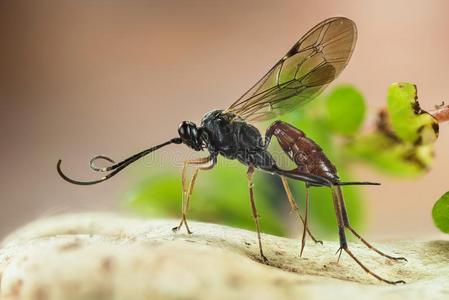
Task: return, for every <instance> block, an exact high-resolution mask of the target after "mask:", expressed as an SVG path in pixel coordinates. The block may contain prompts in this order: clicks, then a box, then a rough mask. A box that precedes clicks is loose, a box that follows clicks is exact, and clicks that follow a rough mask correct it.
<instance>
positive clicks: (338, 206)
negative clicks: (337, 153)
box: [331, 186, 405, 284]
mask: <svg viewBox="0 0 449 300" xmlns="http://www.w3.org/2000/svg"><path fill="white" fill-rule="evenodd" d="M331 188H332V200H333V204H334V209H335V214H336V217H337V225H338V234H339V238H340V248H339V249H338V250H337V253H339V256H338V259H340V256H341V253H342V251H345V252H346V253H347V254H348V255H349V256H350V257H351V258H352V259H353V260H354V261H355V262H356V263H357V264H358V265H359V266H360V267H361V268H362V269H363V270H364V271H365V272H367V273H368V274H370V275H371V276H373V277H375V278H377V279H378V280H380V281H383V282H385V283H388V284H398V283H405V281H403V280H397V281H391V280H387V279H385V278H383V277H381V276H379V275H377V274H376V273H374V272H373V271H371V270H370V269H369V268H368V267H366V266H365V265H364V264H363V263H362V262H361V261H360V260H359V259H358V258H357V257H356V256H355V255H354V254H353V253H352V251H351V250H349V247H348V243H347V241H346V235H345V227H346V226H345V218H347V215H346V217H344V216H343V209H345V208H344V206H342V203H343V201H340V197H339V194H341V192H340V193H339V191H338V190H339V189H340V188H339V187H338V186H332V187H331ZM345 210H346V209H345Z"/></svg>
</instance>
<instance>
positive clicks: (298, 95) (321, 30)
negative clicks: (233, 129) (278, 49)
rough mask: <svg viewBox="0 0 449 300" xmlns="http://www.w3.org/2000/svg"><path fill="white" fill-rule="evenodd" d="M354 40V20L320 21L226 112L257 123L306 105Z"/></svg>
mask: <svg viewBox="0 0 449 300" xmlns="http://www.w3.org/2000/svg"><path fill="white" fill-rule="evenodd" d="M356 40H357V28H356V25H355V23H354V22H353V21H351V20H349V19H347V18H344V17H335V18H330V19H327V20H324V21H322V22H321V23H319V24H318V25H316V26H315V27H313V28H312V29H311V30H309V32H307V33H306V34H305V35H304V36H303V37H302V38H301V39H300V40H299V41H298V42H297V43H296V44H295V45H294V46H293V47H292V48H291V49H290V51H288V52H287V54H286V55H285V56H284V57H283V58H282V59H281V60H279V62H278V63H277V64H276V65H274V67H273V68H271V70H270V71H268V73H267V74H266V75H265V76H264V77H262V79H260V80H259V81H258V82H257V83H256V84H255V85H254V86H253V87H252V88H250V89H249V90H248V91H247V92H246V93H245V94H243V96H241V97H240V98H239V99H238V100H237V101H236V102H234V103H233V104H232V105H231V106H230V107H229V108H228V109H227V110H226V111H227V112H232V113H234V114H236V115H237V116H239V117H241V118H243V119H245V120H247V121H259V120H268V119H271V118H274V117H276V116H278V115H281V114H284V113H286V112H289V111H291V110H293V109H295V108H296V107H298V106H300V105H303V104H305V103H307V102H308V101H310V100H312V99H314V98H315V97H316V96H318V94H319V93H320V92H321V91H322V90H323V89H324V88H325V87H326V86H327V85H328V84H329V83H330V82H331V81H332V80H334V79H335V78H336V77H337V76H338V75H339V74H340V72H341V71H342V70H343V69H344V67H345V66H346V64H347V63H348V61H349V59H350V58H351V54H352V52H353V50H354V47H355V43H356Z"/></svg>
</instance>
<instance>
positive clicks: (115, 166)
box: [56, 138, 182, 185]
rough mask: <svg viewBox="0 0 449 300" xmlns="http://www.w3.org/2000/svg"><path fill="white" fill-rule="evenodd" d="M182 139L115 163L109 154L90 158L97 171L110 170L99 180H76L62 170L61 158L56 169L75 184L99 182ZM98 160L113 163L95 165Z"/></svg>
mask: <svg viewBox="0 0 449 300" xmlns="http://www.w3.org/2000/svg"><path fill="white" fill-rule="evenodd" d="M181 143H182V140H181V139H180V138H174V139H171V140H169V141H167V142H165V143H162V144H160V145H157V146H154V147H151V148H149V149H146V150H143V151H142V152H139V153H137V154H134V155H133V156H130V157H128V158H127V159H125V160H123V161H121V162H119V163H115V161H114V160H113V159H111V158H109V157H107V156H104V155H98V156H95V157H93V158H92V159H91V160H90V163H89V165H90V168H91V169H92V170H94V171H96V172H110V173H109V174H107V175H106V176H103V177H101V178H100V179H97V180H92V181H79V180H74V179H72V178H70V177H68V176H67V175H65V174H64V172H62V169H61V160H58V163H57V165H56V169H57V170H58V173H59V175H60V176H61V177H62V178H63V179H64V180H65V181H67V182H70V183H73V184H77V185H92V184H97V183H100V182H103V181H105V180H108V179H109V178H111V177H112V176H114V175H116V174H117V173H119V172H120V171H121V170H123V169H124V168H126V167H127V166H129V165H130V164H132V163H133V162H135V161H136V160H138V159H140V158H142V157H144V156H145V155H148V154H150V153H151V152H153V151H156V150H158V149H159V148H162V147H165V146H167V145H170V144H181ZM98 160H106V161H108V162H110V163H112V165H111V166H108V167H103V168H100V167H97V166H96V165H95V163H96V161H98Z"/></svg>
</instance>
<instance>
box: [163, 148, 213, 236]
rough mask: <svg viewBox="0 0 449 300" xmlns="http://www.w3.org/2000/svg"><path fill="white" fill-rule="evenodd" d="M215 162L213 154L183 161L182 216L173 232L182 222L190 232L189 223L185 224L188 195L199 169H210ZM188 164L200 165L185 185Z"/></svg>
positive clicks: (191, 190) (178, 228)
mask: <svg viewBox="0 0 449 300" xmlns="http://www.w3.org/2000/svg"><path fill="white" fill-rule="evenodd" d="M209 162H212V163H211V164H210V165H209V166H202V165H204V164H206V163H209ZM216 162H217V158H216V157H213V156H209V157H205V158H199V159H195V160H190V161H189V160H188V161H185V162H184V165H183V168H182V216H181V221H180V222H179V225H178V226H176V227H173V228H172V230H173V231H174V232H176V231H179V230H180V229H181V227H182V225H183V224H185V226H186V229H187V232H188V233H189V234H192V232H191V231H190V228H189V225H188V224H187V210H188V209H189V201H190V196H191V195H192V192H193V187H194V186H195V182H196V177H197V176H198V172H199V170H210V169H212V168H213V167H214V166H215V164H216ZM188 165H200V166H198V167H196V168H195V171H194V173H193V175H192V178H191V179H190V182H189V185H188V186H187V185H186V183H187V180H186V177H187V176H186V173H187V166H188Z"/></svg>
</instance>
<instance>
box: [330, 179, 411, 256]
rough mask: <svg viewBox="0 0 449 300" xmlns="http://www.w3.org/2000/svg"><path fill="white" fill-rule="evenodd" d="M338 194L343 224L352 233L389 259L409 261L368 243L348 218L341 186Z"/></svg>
mask: <svg viewBox="0 0 449 300" xmlns="http://www.w3.org/2000/svg"><path fill="white" fill-rule="evenodd" d="M335 192H336V195H337V197H338V201H339V203H340V207H341V214H342V218H343V224H344V226H345V227H346V228H347V229H348V230H349V231H351V232H352V234H354V235H355V236H356V237H357V238H358V239H359V240H360V241H361V242H362V243H364V244H365V245H366V246H367V247H368V248H369V249H371V250H373V251H374V252H376V253H378V254H380V255H382V256H384V257H386V258H388V259H392V260H405V261H407V259H406V258H405V257H394V256H391V255H388V254H386V253H384V252H382V251H380V250H379V249H377V248H376V247H374V246H373V245H371V244H370V243H368V241H366V240H365V239H364V238H363V237H362V236H361V235H360V234H358V233H357V232H356V231H355V229H354V228H352V226H351V225H350V224H349V218H348V213H347V211H346V206H345V202H344V200H343V194H342V192H341V188H340V187H337V188H336V191H335Z"/></svg>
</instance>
